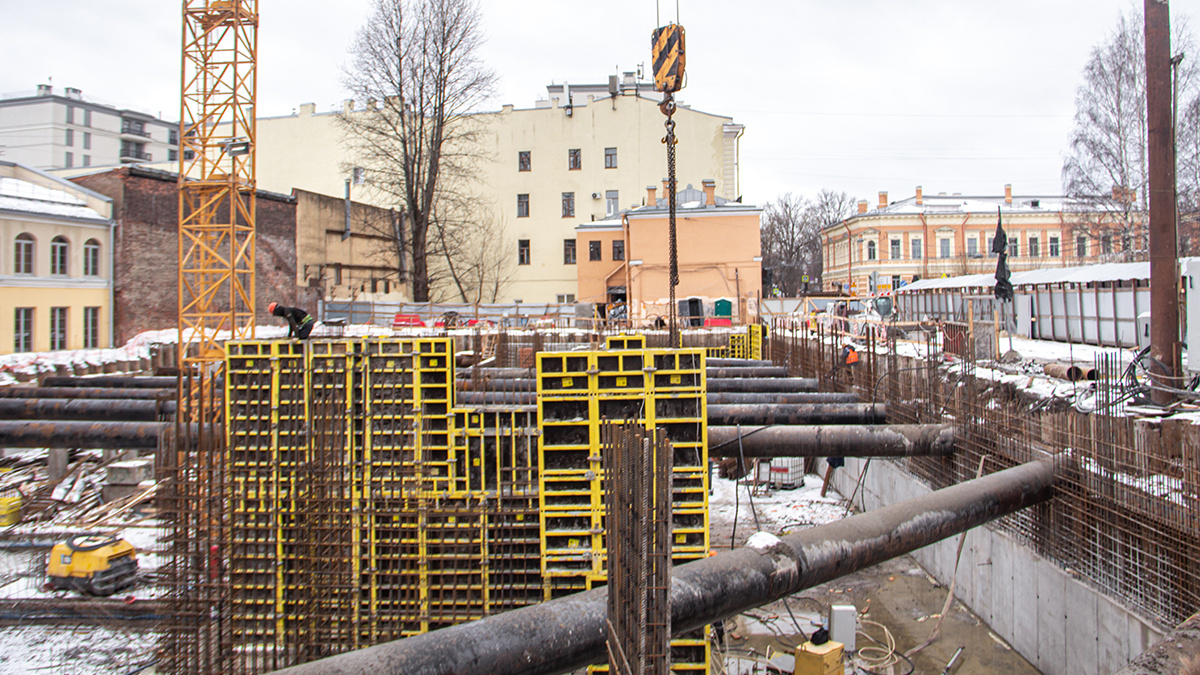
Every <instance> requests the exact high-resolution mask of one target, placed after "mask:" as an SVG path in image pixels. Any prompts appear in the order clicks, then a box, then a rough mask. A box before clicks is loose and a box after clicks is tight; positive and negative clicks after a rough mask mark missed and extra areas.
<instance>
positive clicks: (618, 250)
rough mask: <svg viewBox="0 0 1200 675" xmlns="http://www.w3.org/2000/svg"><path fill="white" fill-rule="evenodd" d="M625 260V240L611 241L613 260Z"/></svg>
mask: <svg viewBox="0 0 1200 675" xmlns="http://www.w3.org/2000/svg"><path fill="white" fill-rule="evenodd" d="M624 259H625V240H624V239H613V260H624Z"/></svg>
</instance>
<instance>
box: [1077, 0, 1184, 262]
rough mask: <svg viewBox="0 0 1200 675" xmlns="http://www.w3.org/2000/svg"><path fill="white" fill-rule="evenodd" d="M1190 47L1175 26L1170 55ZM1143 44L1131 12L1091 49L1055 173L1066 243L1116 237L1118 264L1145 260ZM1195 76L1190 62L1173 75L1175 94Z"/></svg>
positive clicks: (1137, 19) (1135, 13)
mask: <svg viewBox="0 0 1200 675" xmlns="http://www.w3.org/2000/svg"><path fill="white" fill-rule="evenodd" d="M1191 43H1192V40H1191V35H1190V33H1189V32H1188V30H1187V27H1186V22H1184V21H1182V20H1179V21H1176V23H1175V38H1174V45H1173V49H1174V50H1175V51H1176V52H1177V53H1178V52H1181V51H1183V50H1185V49H1187V48H1189V47H1190V45H1191ZM1144 45H1145V40H1144V28H1143V20H1142V15H1141V12H1140V11H1139V10H1137V9H1133V10H1131V11H1130V13H1129V14H1124V13H1122V14H1121V15H1120V16H1119V17H1118V20H1117V26H1116V28H1115V29H1114V30H1113V32H1112V33H1111V34H1109V36H1108V37H1107V38H1106V40H1105V41H1104V42H1103V43H1101V44H1099V45H1097V46H1096V47H1094V48H1093V49H1092V54H1091V57H1090V58H1089V59H1088V62H1087V65H1086V66H1084V71H1083V77H1084V82H1083V84H1081V85H1080V86H1079V88H1078V89H1077V90H1076V92H1075V128H1074V130H1073V131H1072V132H1071V147H1070V150H1069V152H1068V154H1067V157H1066V160H1065V161H1064V162H1063V170H1062V177H1063V190H1064V192H1065V194H1066V195H1067V196H1068V197H1071V198H1073V199H1074V200H1075V201H1076V209H1077V211H1078V213H1077V214H1076V217H1075V219H1074V220H1075V222H1074V223H1073V224H1072V226H1071V228H1070V236H1068V237H1067V238H1066V239H1067V241H1074V240H1075V237H1076V236H1078V235H1085V236H1088V237H1089V238H1091V237H1093V236H1094V235H1096V234H1100V238H1101V239H1102V240H1103V241H1105V242H1108V241H1111V240H1112V239H1113V238H1117V239H1120V240H1121V241H1122V244H1123V245H1122V246H1121V249H1122V251H1121V252H1120V257H1123V258H1125V259H1131V258H1144V256H1145V251H1146V246H1147V235H1148V233H1147V230H1146V222H1145V219H1144V218H1143V217H1142V214H1143V213H1145V210H1146V204H1147V201H1146V190H1147V186H1148V180H1149V179H1148V160H1147V152H1148V145H1147V143H1148V140H1147V126H1146V51H1145V46H1144ZM1196 72H1197V68H1196V66H1195V61H1194V60H1193V61H1192V62H1191V63H1187V62H1186V61H1185V62H1184V63H1182V64H1180V65H1179V66H1178V67H1177V68H1176V76H1177V81H1176V86H1177V87H1178V90H1179V92H1180V94H1181V95H1184V96H1189V93H1190V92H1193V91H1194V88H1195V86H1194V85H1195V82H1196V77H1195V76H1196ZM1183 126H1184V125H1181V128H1182V127H1183ZM1197 140H1200V138H1198V139H1197ZM1198 151H1200V148H1198ZM1114 255H1115V254H1114Z"/></svg>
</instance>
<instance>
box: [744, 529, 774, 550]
mask: <svg viewBox="0 0 1200 675" xmlns="http://www.w3.org/2000/svg"><path fill="white" fill-rule="evenodd" d="M779 542H780V539H779V537H776V536H775V535H773V534H771V533H770V532H755V533H754V534H753V535H752V536H751V537H750V539H748V540H747V541H746V545H747V546H749V547H750V548H757V549H759V550H766V549H768V548H771V547H772V546H774V545H775V544H778V543H779Z"/></svg>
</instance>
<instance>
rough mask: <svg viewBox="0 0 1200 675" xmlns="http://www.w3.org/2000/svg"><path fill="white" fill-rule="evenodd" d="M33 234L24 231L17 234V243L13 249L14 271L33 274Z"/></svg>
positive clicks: (15, 272)
mask: <svg viewBox="0 0 1200 675" xmlns="http://www.w3.org/2000/svg"><path fill="white" fill-rule="evenodd" d="M33 245H34V239H33V235H32V234H29V233H28V232H22V233H21V234H18V235H17V243H16V246H15V247H14V249H13V273H14V274H33Z"/></svg>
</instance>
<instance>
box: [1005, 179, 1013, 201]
mask: <svg viewBox="0 0 1200 675" xmlns="http://www.w3.org/2000/svg"><path fill="white" fill-rule="evenodd" d="M1004 203H1005V204H1012V183H1009V184H1008V185H1005V186H1004Z"/></svg>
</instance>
